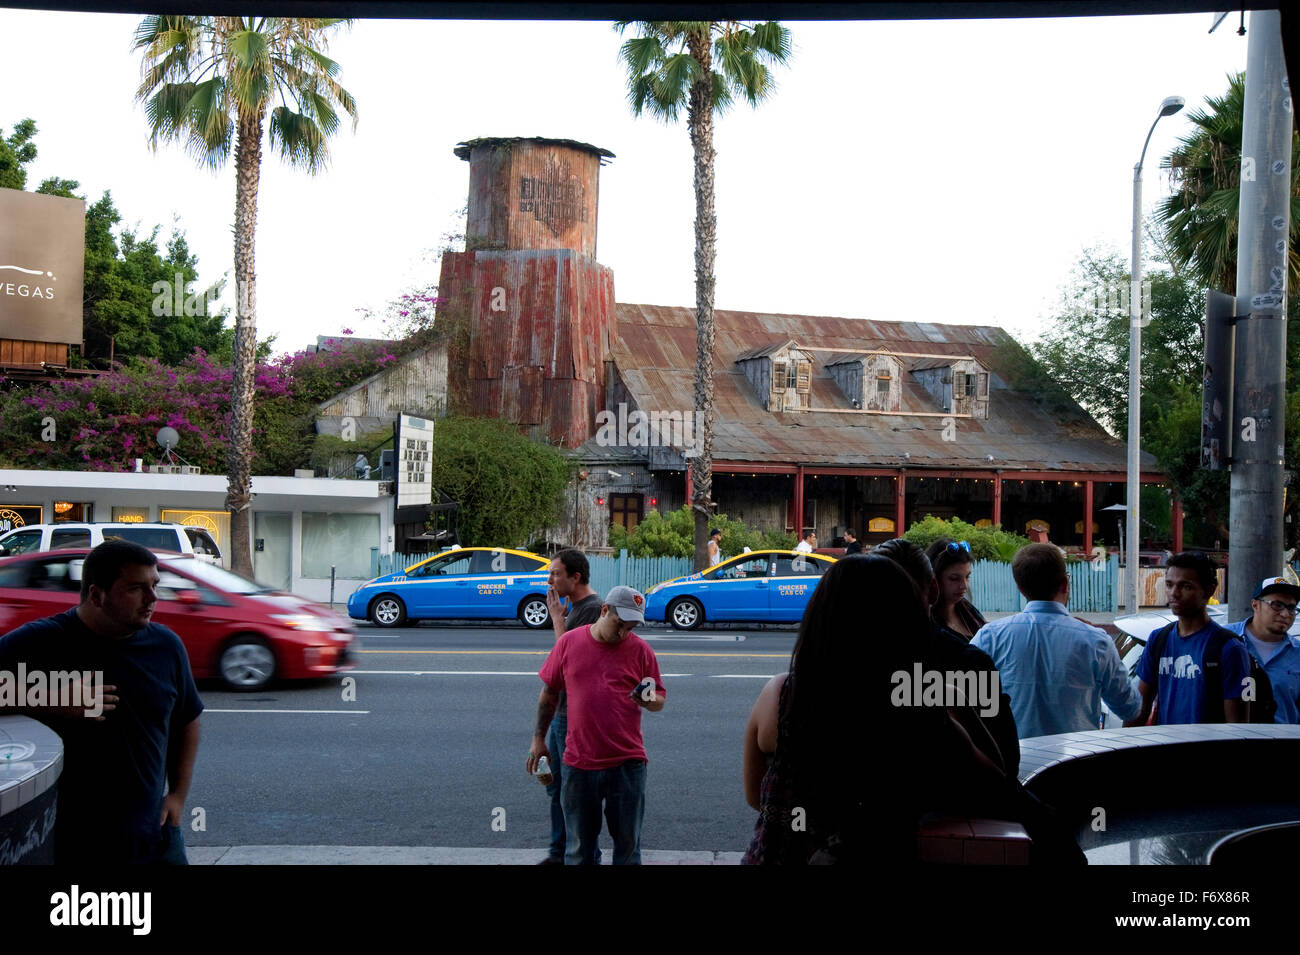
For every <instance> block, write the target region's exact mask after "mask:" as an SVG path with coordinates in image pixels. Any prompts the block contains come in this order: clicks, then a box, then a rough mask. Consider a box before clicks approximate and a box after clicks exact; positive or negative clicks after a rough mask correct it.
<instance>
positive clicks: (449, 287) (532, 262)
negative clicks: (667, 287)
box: [438, 139, 617, 448]
mask: <svg viewBox="0 0 1300 955" xmlns="http://www.w3.org/2000/svg"><path fill="white" fill-rule="evenodd" d="M455 153H456V155H457V156H458V157H460V158H461V159H465V160H468V161H469V164H470V176H469V215H468V217H467V221H466V229H465V235H466V240H465V249H466V250H465V251H464V252H449V253H447V254H445V255H444V256H443V258H442V274H441V277H440V278H439V281H438V294H439V295H440V296H441V297H442V298H444V299H445V300H446V301H445V303H444V304H443V305H442V306H441V307H440V308H439V310H438V321H439V322H440V323H446V325H447V326H449V327H450V328H451V332H450V337H449V342H450V344H449V351H448V363H447V389H448V400H449V404H450V409H451V410H452V411H453V412H454V413H462V414H466V413H468V414H478V415H484V414H486V415H491V416H493V417H499V418H502V419H504V420H506V421H510V422H513V423H514V424H517V425H519V426H520V427H521V428H528V429H529V431H530V432H531V433H532V434H533V435H534V436H535V437H542V436H545V437H546V438H547V439H549V440H551V441H553V442H557V443H560V444H561V445H563V446H564V447H568V448H572V447H576V446H577V445H579V444H581V443H582V442H583V441H585V440H586V439H587V438H588V437H590V435H591V434H592V429H593V428H594V424H595V415H596V412H597V411H598V410H599V409H600V408H601V407H602V406H603V400H604V393H605V384H606V382H605V362H604V359H605V358H606V356H607V355H608V353H609V339H610V336H611V335H612V334H614V333H615V322H616V321H617V319H616V317H615V311H614V273H613V272H612V271H611V270H610V269H608V268H606V267H605V266H603V265H601V264H600V263H598V262H597V261H596V206H597V197H598V195H599V181H600V167H601V165H602V164H603V163H604V162H605V161H606V159H607V158H610V157H612V156H613V155H614V154H613V153H611V152H609V151H608V150H605V149H600V148H598V147H596V146H590V145H587V144H586V143H579V142H574V141H572V140H567V139H475V140H471V141H469V142H466V143H461V144H460V145H459V146H458V147H457V148H456V150H455Z"/></svg>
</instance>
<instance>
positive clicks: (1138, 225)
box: [1124, 117, 1160, 613]
mask: <svg viewBox="0 0 1300 955" xmlns="http://www.w3.org/2000/svg"><path fill="white" fill-rule="evenodd" d="M1158 122H1160V118H1159V117H1156V123H1158ZM1156 123H1152V124H1151V131H1149V132H1148V133H1147V143H1150V142H1151V133H1152V132H1154V131H1155V128H1156ZM1147 143H1143V144H1142V156H1141V158H1139V159H1138V162H1137V165H1136V166H1134V167H1133V258H1132V267H1131V270H1130V275H1129V293H1128V476H1127V487H1126V488H1125V493H1126V495H1127V497H1128V551H1127V552H1126V556H1125V560H1126V561H1127V563H1128V596H1126V597H1125V599H1124V603H1125V609H1126V610H1128V612H1129V613H1137V612H1138V611H1139V610H1140V609H1141V606H1142V605H1141V603H1140V601H1139V597H1138V586H1139V581H1138V540H1139V537H1140V536H1141V532H1140V531H1139V530H1138V527H1139V524H1138V511H1139V507H1140V499H1141V497H1142V491H1141V484H1140V483H1139V482H1140V477H1139V474H1138V463H1139V462H1138V456H1139V455H1140V454H1141V453H1142V452H1141V441H1142V438H1141V434H1142V389H1141V386H1140V384H1139V382H1140V379H1141V372H1142V160H1143V159H1145V158H1146V154H1147Z"/></svg>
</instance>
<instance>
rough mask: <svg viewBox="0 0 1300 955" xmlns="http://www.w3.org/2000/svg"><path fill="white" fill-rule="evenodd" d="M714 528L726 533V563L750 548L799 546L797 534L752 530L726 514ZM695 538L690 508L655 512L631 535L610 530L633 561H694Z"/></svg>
mask: <svg viewBox="0 0 1300 955" xmlns="http://www.w3.org/2000/svg"><path fill="white" fill-rule="evenodd" d="M713 528H717V529H718V530H720V531H722V541H721V543H720V544H719V545H718V548H719V550H720V551H721V552H722V555H723V558H724V559H725V558H727V557H735V556H736V555H737V554H740V553H743V552H744V550H745V548H746V547H748V548H749V549H750V550H765V549H768V548H793V547H794V545H795V544H796V543H797V541H796V539H795V536H794V535H793V534H787V533H785V532H784V531H777V530H765V531H758V530H750V529H749V528H748V527H746V526H745V524H744V522H742V521H737V520H733V519H732V518H730V517H728V516H727V515H726V514H716V515H714V517H713V520H712V521H711V523H710V528H709V529H710V530H712V529H713ZM694 538H695V519H694V517H693V516H692V512H691V508H690V507H689V506H683V507H681V508H680V509H678V510H676V511H671V512H669V514H668V516H667V517H664V516H663V515H661V514H660V513H659V512H658V511H657V510H652V511H650V512H648V513H647V514H646V516H645V517H644V518H643V519H642V520H641V522H640V523H639V524H637V526H636V528H635V529H634V530H633V531H632V533H630V534H629V533H628V532H627V530H626V529H625V528H624V527H623V526H622V525H621V524H614V525H612V526H611V527H610V529H609V544H610V546H611V547H613V548H614V549H615V550H624V549H626V550H627V552H628V553H629V554H631V555H632V556H633V557H690V556H692V555H693V554H694V553H695V541H694Z"/></svg>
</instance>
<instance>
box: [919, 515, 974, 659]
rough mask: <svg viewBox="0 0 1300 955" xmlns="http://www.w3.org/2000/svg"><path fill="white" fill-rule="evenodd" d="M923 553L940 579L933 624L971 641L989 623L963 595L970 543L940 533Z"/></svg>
mask: <svg viewBox="0 0 1300 955" xmlns="http://www.w3.org/2000/svg"><path fill="white" fill-rule="evenodd" d="M925 556H926V557H928V558H930V566H931V567H933V568H934V578H935V580H937V581H938V582H939V599H938V600H937V601H936V602H935V604H934V607H933V608H932V610H931V615H932V616H933V617H934V622H935V625H936V626H938V627H939V628H940V629H941V630H944V631H945V632H947V633H951V634H952V635H953V636H955V637H960V638H961V639H963V640H965V641H966V642H967V643H970V639H971V637H973V636H975V633H976V631H978V630H979V628H980V627H982V626H984V624H986V623H988V621H987V620H985V619H984V616H983V614H981V613H980V612H979V611H978V610H977V609H975V605H974V604H973V603H971V602H970V600H968V599H967V597H966V594H967V593H968V592H969V591H970V570H971V567H970V564H971V556H970V544H968V543H967V542H966V541H952V540H949V539H948V538H946V537H940V538H939V539H938V540H937V541H935V542H934V543H933V544H931V545H930V546H929V547H928V548H927V549H926V551H925Z"/></svg>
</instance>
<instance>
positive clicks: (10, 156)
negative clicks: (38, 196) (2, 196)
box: [0, 118, 36, 189]
mask: <svg viewBox="0 0 1300 955" xmlns="http://www.w3.org/2000/svg"><path fill="white" fill-rule="evenodd" d="M35 135H36V122H35V120H33V119H31V118H28V119H24V120H20V121H19V122H18V123H16V124H15V125H14V131H13V132H12V133H11V134H10V135H9V138H8V139H6V138H5V136H4V130H3V129H0V189H26V188H27V170H26V169H25V168H24V167H25V166H26V165H27V164H28V163H29V162H31V161H32V160H33V159H35V158H36V144H35V143H33V142H32V138H33V137H34V136H35Z"/></svg>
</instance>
